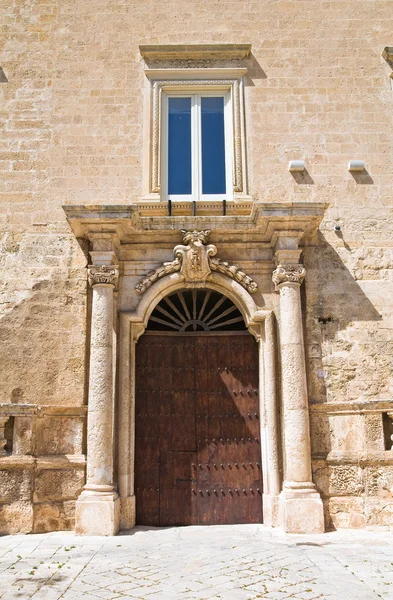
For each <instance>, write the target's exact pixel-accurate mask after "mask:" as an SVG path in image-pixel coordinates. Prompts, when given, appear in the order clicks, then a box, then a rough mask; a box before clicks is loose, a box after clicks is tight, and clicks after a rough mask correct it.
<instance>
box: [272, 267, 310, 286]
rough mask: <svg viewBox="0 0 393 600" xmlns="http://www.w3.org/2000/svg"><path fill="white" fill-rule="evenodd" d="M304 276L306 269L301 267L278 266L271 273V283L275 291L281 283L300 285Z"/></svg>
mask: <svg viewBox="0 0 393 600" xmlns="http://www.w3.org/2000/svg"><path fill="white" fill-rule="evenodd" d="M305 276H306V269H305V268H304V267H303V265H299V264H298V265H278V267H277V268H276V270H275V271H273V276H272V279H273V283H274V285H275V286H276V290H277V289H278V288H279V286H280V285H281V284H283V283H298V284H299V285H301V284H302V283H303V280H304V278H305Z"/></svg>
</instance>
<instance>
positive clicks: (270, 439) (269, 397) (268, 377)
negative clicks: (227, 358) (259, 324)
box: [260, 314, 280, 527]
mask: <svg viewBox="0 0 393 600" xmlns="http://www.w3.org/2000/svg"><path fill="white" fill-rule="evenodd" d="M274 338H275V336H274V323H273V315H272V314H270V315H269V316H268V317H266V320H265V323H264V339H263V346H262V348H263V364H262V369H263V375H262V373H261V374H260V378H261V379H262V377H263V382H264V383H263V390H262V394H261V398H262V399H263V401H262V410H261V417H262V432H263V439H264V453H265V460H264V467H263V469H264V474H265V475H266V483H264V489H263V522H264V523H265V525H270V526H271V527H275V526H277V525H278V524H279V521H278V501H279V494H280V460H279V451H278V437H279V433H278V410H277V395H276V382H277V376H276V360H275V339H274Z"/></svg>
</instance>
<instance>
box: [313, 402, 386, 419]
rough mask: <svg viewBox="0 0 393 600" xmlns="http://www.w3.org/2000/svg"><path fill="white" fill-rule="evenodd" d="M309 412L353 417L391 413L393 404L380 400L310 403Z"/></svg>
mask: <svg viewBox="0 0 393 600" xmlns="http://www.w3.org/2000/svg"><path fill="white" fill-rule="evenodd" d="M309 407H310V412H312V413H314V414H318V413H320V414H331V415H353V414H359V413H360V414H363V413H381V412H390V411H393V402H392V401H391V400H380V401H375V402H370V401H364V402H345V403H344V402H340V403H337V404H335V403H323V404H319V403H318V404H317V403H314V402H310V404H309Z"/></svg>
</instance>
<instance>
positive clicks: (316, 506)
mask: <svg viewBox="0 0 393 600" xmlns="http://www.w3.org/2000/svg"><path fill="white" fill-rule="evenodd" d="M289 485H290V484H289V483H288V482H287V483H285V484H284V489H283V491H282V492H281V494H280V500H279V521H280V525H281V527H283V529H284V530H285V531H286V533H323V532H324V530H325V525H324V516H323V504H322V500H321V497H320V495H319V493H318V492H317V491H316V489H315V486H314V484H313V483H312V482H310V483H301V484H297V485H296V487H292V488H291V487H289Z"/></svg>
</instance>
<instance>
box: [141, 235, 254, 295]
mask: <svg viewBox="0 0 393 600" xmlns="http://www.w3.org/2000/svg"><path fill="white" fill-rule="evenodd" d="M181 232H182V234H183V242H184V244H179V245H178V246H175V248H174V251H173V253H174V256H175V258H174V260H173V261H171V262H164V263H163V264H162V265H161V266H160V267H158V269H155V271H150V273H147V275H145V276H144V277H143V279H142V281H141V282H140V283H138V285H137V286H136V288H135V289H136V291H137V292H138V293H139V294H143V292H144V291H145V290H147V288H149V287H150V286H151V285H152V284H153V283H154V282H155V281H157V280H158V279H161V278H162V277H165V275H169V274H170V273H176V272H177V271H180V272H181V274H182V275H183V277H184V280H185V281H186V282H188V283H192V284H194V285H195V286H196V287H199V286H202V285H203V284H204V282H205V281H206V278H207V277H208V276H209V275H210V273H211V272H212V271H216V272H218V273H221V274H222V275H226V276H227V277H230V278H231V279H234V280H235V281H237V282H238V283H240V285H242V286H243V287H244V288H245V289H246V290H247V291H248V292H250V294H253V293H254V292H256V290H257V287H258V286H257V284H256V282H255V281H254V280H253V279H251V277H249V276H248V275H246V274H245V273H244V272H243V271H242V270H241V269H239V267H237V266H236V265H233V264H231V263H228V262H226V261H223V260H220V259H219V258H213V256H215V254H216V253H217V248H216V246H214V244H207V245H206V242H207V238H208V236H209V234H210V231H209V230H208V229H205V230H204V231H196V230H195V231H186V230H185V229H182V230H181Z"/></svg>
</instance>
